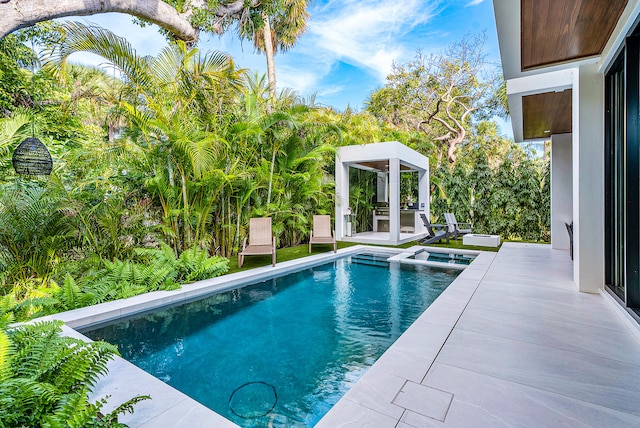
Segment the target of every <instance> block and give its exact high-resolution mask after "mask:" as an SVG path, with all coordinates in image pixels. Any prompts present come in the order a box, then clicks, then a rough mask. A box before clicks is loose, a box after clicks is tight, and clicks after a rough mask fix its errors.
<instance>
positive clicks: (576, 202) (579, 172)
mask: <svg viewBox="0 0 640 428" xmlns="http://www.w3.org/2000/svg"><path fill="white" fill-rule="evenodd" d="M572 110H573V119H572V120H573V124H572V125H573V135H572V158H573V220H574V226H573V237H574V238H573V239H574V240H573V256H574V263H573V280H574V282H575V283H576V285H577V286H578V289H579V290H580V291H584V292H588V293H597V292H598V291H599V289H600V288H602V286H603V284H604V203H603V201H604V162H603V156H604V75H603V74H601V73H599V72H598V65H597V64H592V65H587V66H582V67H580V68H579V72H578V73H577V76H576V79H575V81H574V86H573V106H572Z"/></svg>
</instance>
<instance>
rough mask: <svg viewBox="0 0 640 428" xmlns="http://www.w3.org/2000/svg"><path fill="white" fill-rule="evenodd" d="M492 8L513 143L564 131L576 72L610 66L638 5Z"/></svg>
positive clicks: (631, 1)
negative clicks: (596, 66)
mask: <svg viewBox="0 0 640 428" xmlns="http://www.w3.org/2000/svg"><path fill="white" fill-rule="evenodd" d="M493 3H494V13H495V18H496V26H497V32H498V42H499V46H500V56H501V59H502V68H503V73H504V77H505V80H506V81H507V97H508V102H509V109H510V114H511V123H512V126H513V132H514V138H515V140H516V141H524V140H528V139H538V138H547V137H549V136H550V135H551V134H553V133H560V132H561V131H565V132H566V131H567V130H570V129H571V115H570V114H569V115H567V114H566V113H570V111H571V105H572V98H573V95H572V92H571V91H567V90H570V89H572V88H573V87H574V84H575V81H574V79H577V70H578V69H579V68H580V67H582V66H584V65H592V64H594V63H599V64H600V68H601V69H602V68H603V67H605V66H606V64H608V63H609V62H610V61H611V59H612V58H613V57H614V55H615V47H616V46H619V45H620V43H621V41H622V40H623V39H624V34H626V31H628V28H629V27H630V26H631V25H632V23H633V21H634V20H633V19H632V18H631V17H633V16H637V15H638V9H639V8H640V0H611V1H607V2H604V1H602V0H582V1H576V0H519V1H515V0H494V2H493ZM625 28H626V29H627V30H626V31H625ZM603 59H606V61H607V62H606V63H604V64H603ZM534 95H540V96H534ZM559 103H560V104H559ZM559 114H560V115H561V117H558V115H559ZM540 131H542V135H541V132H540ZM544 131H550V132H548V133H545V132H544ZM569 132H570V131H569Z"/></svg>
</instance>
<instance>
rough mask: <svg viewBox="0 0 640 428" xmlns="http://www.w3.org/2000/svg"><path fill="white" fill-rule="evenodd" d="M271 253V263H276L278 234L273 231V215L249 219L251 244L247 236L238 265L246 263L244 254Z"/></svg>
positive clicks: (239, 254) (239, 255)
mask: <svg viewBox="0 0 640 428" xmlns="http://www.w3.org/2000/svg"><path fill="white" fill-rule="evenodd" d="M258 254H271V263H272V265H273V266H275V265H276V236H275V235H274V234H273V232H272V231H271V217H266V218H252V219H249V245H247V238H246V237H245V238H244V241H243V243H242V251H240V252H239V253H238V267H242V265H243V264H244V256H255V255H258Z"/></svg>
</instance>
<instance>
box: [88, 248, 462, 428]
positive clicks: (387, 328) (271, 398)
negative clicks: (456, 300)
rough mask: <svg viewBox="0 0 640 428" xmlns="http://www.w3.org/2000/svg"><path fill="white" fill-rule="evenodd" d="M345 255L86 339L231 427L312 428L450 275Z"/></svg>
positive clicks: (112, 327) (125, 323)
mask: <svg viewBox="0 0 640 428" xmlns="http://www.w3.org/2000/svg"><path fill="white" fill-rule="evenodd" d="M384 258H386V256H385V257H370V256H352V257H348V258H345V259H339V260H337V261H334V262H331V263H328V264H324V265H321V266H317V267H314V268H311V269H306V270H303V271H300V272H297V273H293V274H289V275H286V276H282V277H279V278H275V279H270V280H268V281H266V282H262V283H259V284H256V285H251V286H247V287H244V288H241V289H237V290H233V291H230V292H226V293H222V294H217V295H213V296H210V297H208V298H206V299H203V300H198V301H195V302H191V303H188V304H185V305H181V306H174V307H170V308H167V309H164V310H161V311H156V312H153V313H149V314H144V315H141V316H138V317H136V318H131V319H127V320H123V321H120V322H118V323H115V324H111V325H108V326H104V327H101V328H99V329H95V330H92V331H85V332H84V333H85V334H86V335H87V336H89V337H90V338H92V339H94V340H98V339H103V340H106V341H108V342H111V343H113V344H116V345H117V346H118V349H119V350H120V352H121V354H122V356H123V357H124V358H125V359H127V360H129V361H131V362H132V363H133V364H135V365H137V366H138V367H140V368H142V369H144V370H145V371H147V372H149V373H151V374H153V375H154V376H156V377H158V378H160V379H162V380H163V381H165V382H166V383H168V384H169V385H171V386H173V387H174V388H176V389H178V390H180V391H182V392H184V393H185V394H187V395H189V396H190V397H192V398H194V399H195V400H198V401H199V402H201V403H202V404H204V405H206V406H207V407H209V408H211V409H213V410H214V411H216V412H218V413H220V414H222V415H223V416H225V417H227V418H229V419H231V420H232V421H234V422H235V423H237V424H239V425H241V426H247V427H250V426H256V427H257V426H281V427H291V426H301V427H302V426H313V425H314V424H316V423H317V422H318V421H319V420H320V418H322V416H324V414H325V413H327V412H328V411H329V409H330V408H331V407H332V406H333V405H334V404H335V403H336V402H337V401H338V400H339V399H340V397H341V396H342V395H344V393H345V392H346V391H347V390H348V389H349V388H350V387H351V386H352V385H353V384H354V383H355V382H356V381H357V380H358V379H359V378H360V376H361V375H362V374H363V373H364V372H365V371H366V370H367V368H369V367H370V366H371V365H372V364H373V363H374V362H375V360H376V359H377V358H378V357H380V355H382V353H383V352H384V351H385V350H386V349H387V348H388V347H389V346H391V344H392V343H393V342H394V341H395V340H396V339H397V338H398V337H399V336H400V335H401V334H402V333H403V332H404V331H405V330H406V329H407V328H408V327H409V326H410V325H411V323H412V322H413V321H414V320H415V319H416V318H417V317H418V316H419V315H420V314H421V313H422V312H424V310H425V309H426V308H427V307H428V306H429V305H430V304H431V302H433V301H434V300H435V298H436V297H438V295H440V293H441V292H442V291H443V290H444V289H445V288H446V287H447V286H448V285H449V284H450V283H451V282H452V281H453V280H454V279H455V277H456V275H457V274H458V272H459V271H453V270H443V269H435V268H429V267H426V266H415V265H400V264H397V263H395V264H391V265H389V264H387V263H385V262H384Z"/></svg>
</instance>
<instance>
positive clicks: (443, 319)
mask: <svg viewBox="0 0 640 428" xmlns="http://www.w3.org/2000/svg"><path fill="white" fill-rule="evenodd" d="M572 272H573V270H572V262H571V260H570V258H569V254H568V252H567V251H562V250H552V249H551V247H550V246H547V245H535V244H513V243H505V244H503V246H502V248H501V250H500V252H499V253H497V254H491V253H483V254H482V257H479V259H478V260H476V261H475V262H474V263H473V264H472V265H471V266H470V267H469V268H467V269H466V270H465V271H464V272H463V273H462V274H461V275H460V276H459V277H458V279H457V280H456V281H455V282H454V283H453V284H452V285H451V286H450V287H449V288H448V289H447V290H446V291H445V292H444V293H443V294H442V295H441V296H440V298H438V300H436V302H434V304H433V305H432V306H431V307H430V308H429V309H428V310H427V311H426V312H425V313H424V314H423V315H422V316H421V317H420V318H419V319H418V320H417V321H416V322H415V323H414V324H413V325H412V327H411V328H410V329H409V330H408V331H407V332H406V333H405V334H404V335H403V336H402V337H401V338H400V339H398V341H397V342H396V343H395V344H394V345H393V346H392V347H391V348H390V349H389V350H388V351H387V352H386V353H385V354H384V355H383V356H382V357H381V358H380V359H379V360H378V362H376V364H375V365H374V366H373V367H371V369H369V371H368V372H367V373H366V374H365V375H364V377H363V378H362V379H361V380H360V381H359V382H358V383H357V384H356V385H355V386H354V387H353V388H352V389H351V390H350V391H349V392H348V393H347V394H346V395H345V397H344V398H343V399H342V400H341V401H340V402H339V403H338V404H337V405H336V406H335V407H334V408H333V409H332V410H331V411H330V412H329V413H328V414H327V415H326V416H325V418H324V419H322V420H321V421H320V423H319V424H318V426H319V427H347V426H348V427H380V428H382V427H398V428H407V427H435V426H453V427H468V426H475V427H488V426H491V427H500V426H536V427H540V426H554V427H556V426H593V427H605V426H606V427H618V426H640V333H639V332H638V329H637V328H638V326H637V324H634V323H632V321H630V320H628V319H627V318H626V317H625V316H624V314H623V309H622V308H621V307H618V306H617V305H616V304H614V303H613V302H612V301H608V300H609V299H610V298H609V297H608V296H607V295H605V294H604V293H601V294H586V293H579V292H577V291H576V287H575V284H574V283H573V280H572Z"/></svg>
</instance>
